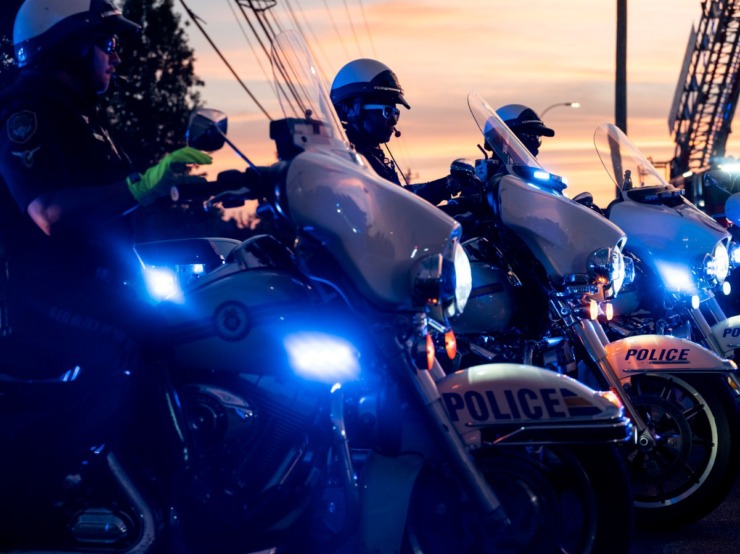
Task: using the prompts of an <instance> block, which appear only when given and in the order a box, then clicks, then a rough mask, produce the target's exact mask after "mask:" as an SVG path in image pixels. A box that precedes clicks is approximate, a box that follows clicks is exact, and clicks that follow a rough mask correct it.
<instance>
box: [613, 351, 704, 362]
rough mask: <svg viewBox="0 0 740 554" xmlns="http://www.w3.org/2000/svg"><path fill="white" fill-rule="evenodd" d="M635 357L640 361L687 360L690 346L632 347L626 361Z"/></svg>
mask: <svg viewBox="0 0 740 554" xmlns="http://www.w3.org/2000/svg"><path fill="white" fill-rule="evenodd" d="M630 358H634V359H635V360H637V361H639V362H645V361H647V362H686V361H688V359H689V349H688V348H630V349H629V350H627V357H626V358H625V361H627V360H629V359H630Z"/></svg>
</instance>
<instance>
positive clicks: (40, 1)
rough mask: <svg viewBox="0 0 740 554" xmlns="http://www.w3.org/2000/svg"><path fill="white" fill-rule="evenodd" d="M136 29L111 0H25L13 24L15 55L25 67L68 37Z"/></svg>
mask: <svg viewBox="0 0 740 554" xmlns="http://www.w3.org/2000/svg"><path fill="white" fill-rule="evenodd" d="M139 30H141V27H140V26H139V25H137V24H136V23H134V22H133V21H130V20H128V19H126V18H125V17H123V14H122V13H121V10H119V9H118V8H117V7H115V6H114V5H113V4H112V3H111V1H110V0H25V1H24V2H23V4H22V5H21V7H20V9H19V10H18V14H17V15H16V16H15V25H14V26H13V46H14V49H15V58H16V61H17V62H18V65H19V66H20V67H24V66H26V65H29V64H30V63H33V62H35V61H36V60H38V59H40V58H43V57H44V56H46V55H48V54H49V53H50V52H52V51H53V49H54V47H55V46H57V45H58V44H60V43H61V42H63V41H64V40H66V39H67V38H70V37H75V36H89V35H93V34H95V33H110V34H123V33H126V32H130V31H139Z"/></svg>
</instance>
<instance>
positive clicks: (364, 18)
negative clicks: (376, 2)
mask: <svg viewBox="0 0 740 554" xmlns="http://www.w3.org/2000/svg"><path fill="white" fill-rule="evenodd" d="M357 2H358V3H359V4H360V11H361V12H362V21H363V22H364V23H365V30H366V31H367V38H368V40H369V41H370V48H372V51H373V57H375V58H377V57H378V53H377V52H376V51H375V43H374V42H373V36H372V35H371V34H370V26H369V25H368V24H367V17H365V6H364V4H363V3H362V0H357Z"/></svg>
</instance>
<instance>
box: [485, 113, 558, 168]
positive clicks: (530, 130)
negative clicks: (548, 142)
mask: <svg viewBox="0 0 740 554" xmlns="http://www.w3.org/2000/svg"><path fill="white" fill-rule="evenodd" d="M496 114H497V115H498V116H499V117H500V118H501V120H502V121H503V122H504V123H506V125H507V126H508V127H509V128H510V129H511V130H512V131H514V134H515V135H516V136H517V137H518V138H519V140H520V141H522V144H524V146H526V147H527V150H529V151H530V152H531V153H532V155H533V156H534V157H537V154H539V152H540V146H541V145H542V137H554V136H555V131H553V130H552V129H550V128H549V127H548V126H546V125H545V124H544V123H543V122H542V120H541V119H540V117H539V116H538V115H537V112H535V111H534V110H533V109H532V108H529V107H527V106H525V105H523V104H506V105H505V106H501V107H500V108H499V109H497V110H496Z"/></svg>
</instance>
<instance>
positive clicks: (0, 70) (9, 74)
mask: <svg viewBox="0 0 740 554" xmlns="http://www.w3.org/2000/svg"><path fill="white" fill-rule="evenodd" d="M22 3H23V0H3V5H2V7H0V88H3V87H4V86H5V85H8V84H10V83H11V82H13V80H14V79H15V77H16V74H17V71H18V68H17V67H16V65H15V57H14V55H15V54H14V52H13V22H14V21H15V14H16V12H17V11H18V8H20V6H21V4H22Z"/></svg>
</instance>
